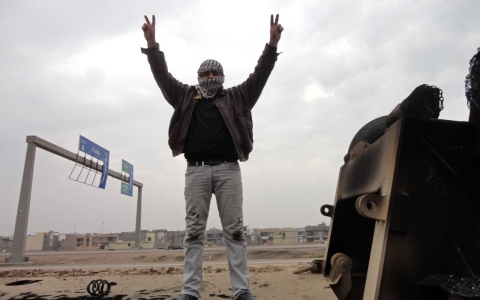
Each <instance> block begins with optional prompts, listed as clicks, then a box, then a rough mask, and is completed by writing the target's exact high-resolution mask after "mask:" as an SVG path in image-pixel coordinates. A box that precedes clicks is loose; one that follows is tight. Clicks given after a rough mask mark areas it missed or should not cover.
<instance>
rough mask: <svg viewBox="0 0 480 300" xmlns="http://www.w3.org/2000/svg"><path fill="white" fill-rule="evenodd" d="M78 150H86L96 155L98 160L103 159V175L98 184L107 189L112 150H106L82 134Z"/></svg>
mask: <svg viewBox="0 0 480 300" xmlns="http://www.w3.org/2000/svg"><path fill="white" fill-rule="evenodd" d="M78 150H80V151H82V152H85V154H88V155H90V156H92V157H95V158H97V159H98V160H101V161H103V170H102V177H101V178H100V184H99V185H98V187H99V188H102V189H105V186H106V185H107V178H108V162H109V157H110V151H108V150H106V149H105V148H103V147H100V146H99V145H97V144H95V143H94V142H92V141H90V140H89V139H87V138H85V137H83V136H80V142H79V143H78Z"/></svg>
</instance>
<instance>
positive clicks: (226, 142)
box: [183, 93, 238, 161]
mask: <svg viewBox="0 0 480 300" xmlns="http://www.w3.org/2000/svg"><path fill="white" fill-rule="evenodd" d="M217 95H218V93H217ZM217 95H215V96H214V97H213V98H210V99H206V98H202V99H200V100H194V101H198V103H197V104H196V105H195V109H194V110H193V115H192V121H191V123H190V126H189V128H188V132H187V136H186V138H185V147H184V148H183V152H184V153H185V158H186V159H187V160H188V161H208V160H222V161H223V160H225V161H236V160H237V159H238V154H237V150H236V149H235V144H234V143H233V139H232V135H231V134H230V131H229V130H228V128H227V125H225V121H224V120H223V118H222V115H221V114H220V112H219V111H218V108H217V107H216V106H215V105H214V104H213V101H215V99H216V98H217Z"/></svg>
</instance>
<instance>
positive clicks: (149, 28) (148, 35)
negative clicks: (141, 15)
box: [142, 15, 278, 48]
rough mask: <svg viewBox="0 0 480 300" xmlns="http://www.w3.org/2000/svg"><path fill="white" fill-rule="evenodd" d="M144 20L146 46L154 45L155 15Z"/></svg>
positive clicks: (155, 43) (143, 28)
mask: <svg viewBox="0 0 480 300" xmlns="http://www.w3.org/2000/svg"><path fill="white" fill-rule="evenodd" d="M272 18H273V16H272ZM277 19H278V16H277ZM145 21H146V23H143V26H142V30H143V35H144V36H145V39H146V40H147V45H148V48H151V47H155V46H156V45H157V41H156V40H155V15H153V16H152V23H150V20H149V19H148V17H147V16H145Z"/></svg>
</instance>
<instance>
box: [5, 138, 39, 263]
mask: <svg viewBox="0 0 480 300" xmlns="http://www.w3.org/2000/svg"><path fill="white" fill-rule="evenodd" d="M36 148H37V147H36V145H35V144H34V143H28V147H27V155H26V157H25V167H24V169H23V178H22V187H21V190H20V199H19V200H18V210H17V220H16V221H15V230H14V234H13V242H12V253H11V255H10V257H8V258H7V259H6V262H7V263H23V262H26V261H27V258H26V257H25V243H26V241H27V228H28V214H29V212H30V199H31V196H32V183H33V167H34V165H35V151H36Z"/></svg>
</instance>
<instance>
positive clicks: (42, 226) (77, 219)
mask: <svg viewBox="0 0 480 300" xmlns="http://www.w3.org/2000/svg"><path fill="white" fill-rule="evenodd" d="M479 11H480V1H474V0H472V1H451V0H440V1H418V0H416V1H353V0H351V1H339V0H331V1H330V0H328V1H295V2H294V1H121V0H115V1H113V0H112V1H96V0H92V1H84V0H83V1H65V0H61V1H60V0H59V1H49V0H46V1H21V0H15V1H13V0H10V1H8V0H4V1H1V2H0V26H1V33H0V34H1V36H0V37H1V38H0V139H1V142H0V170H1V171H0V235H7V234H8V233H13V228H14V226H15V219H16V211H17V206H18V199H19V194H20V185H21V180H22V173H23V167H24V162H25V153H26V149H27V144H26V143H25V139H26V136H28V135H36V136H39V137H41V138H43V139H45V140H47V141H49V142H52V143H54V144H56V145H58V146H61V147H63V148H66V149H67V150H70V151H72V152H77V149H78V139H79V135H83V136H84V137H86V138H88V139H90V140H92V141H93V142H95V143H97V144H99V145H100V146H102V147H104V148H106V149H108V150H110V154H111V161H110V168H111V169H113V170H116V171H119V170H120V168H121V160H122V159H125V160H127V161H128V162H130V163H132V164H133V165H134V168H135V174H134V177H135V180H137V181H139V182H142V183H143V184H144V189H143V208H142V229H149V230H152V229H162V228H163V229H169V230H182V229H183V228H184V211H185V209H184V198H183V189H184V173H185V168H186V163H185V159H184V157H183V155H182V156H178V157H175V158H174V157H172V153H171V151H170V149H169V147H168V144H167V138H168V135H167V130H168V124H169V121H170V117H171V114H172V112H173V109H172V108H171V106H170V105H169V104H168V103H167V102H166V101H165V100H164V98H163V96H162V94H161V92H160V90H159V89H158V87H157V85H156V84H155V81H154V79H153V76H152V75H151V72H150V68H149V65H148V62H147V59H146V56H144V55H143V54H141V52H140V47H146V41H145V40H144V37H143V32H142V30H141V29H140V27H141V26H142V24H143V22H144V18H143V16H144V15H145V14H147V15H149V16H151V15H152V14H155V15H156V19H157V41H158V42H159V43H160V47H161V49H162V51H164V52H165V56H166V59H167V62H168V66H169V70H170V72H171V73H172V74H173V75H174V76H175V77H176V78H177V79H178V80H180V81H181V82H183V83H188V84H192V85H193V84H196V70H197V68H198V66H199V65H200V63H201V62H202V61H204V60H205V59H209V58H212V59H216V60H218V61H220V62H221V63H222V64H223V68H224V70H225V75H226V78H225V87H231V86H233V85H237V84H239V83H241V82H243V81H244V80H245V79H246V78H247V76H248V74H249V73H251V72H252V71H253V68H254V67H255V65H256V62H257V60H258V57H259V56H260V54H261V51H262V50H263V47H264V45H265V43H266V42H268V38H269V22H270V14H276V13H278V14H280V23H281V24H282V26H283V27H285V30H284V32H283V34H282V39H281V40H280V43H279V47H278V51H279V52H283V53H282V54H281V55H280V56H279V57H278V61H277V64H276V66H275V69H274V70H273V72H272V75H271V76H270V79H269V81H268V83H267V85H266V87H265V89H264V91H263V94H262V96H261V98H260V100H259V101H258V103H257V105H256V106H255V108H254V109H253V121H254V140H255V143H254V150H253V152H252V153H251V155H250V159H249V161H247V162H245V163H241V168H242V176H243V187H244V223H245V225H248V226H251V227H255V228H256V227H303V226H305V225H315V224H319V223H321V222H327V223H329V222H330V220H329V219H328V218H325V217H323V216H321V214H320V211H319V210H320V207H321V206H322V205H324V204H333V203H334V198H335V189H336V184H337V179H338V172H339V168H340V167H341V166H342V164H343V156H344V155H345V153H346V151H347V148H348V145H349V144H350V141H351V139H352V137H353V136H354V135H355V133H356V132H357V131H358V130H359V129H360V128H361V127H362V126H363V125H364V124H366V123H367V122H369V121H370V120H372V119H374V118H377V117H379V116H382V115H386V114H388V113H389V112H390V111H391V110H392V109H393V108H394V107H395V106H396V105H397V104H398V103H399V102H401V101H402V100H403V99H405V98H406V97H407V96H408V95H409V94H410V92H411V91H413V89H414V88H415V87H417V86H418V85H420V84H424V83H425V84H429V85H436V86H438V87H439V88H441V89H442V90H443V92H444V97H445V109H444V111H442V113H441V115H440V118H442V119H449V120H457V121H466V120H467V119H468V107H467V105H466V99H465V87H464V80H465V76H466V75H467V74H468V66H469V64H468V62H469V60H470V58H471V57H472V56H473V55H474V54H475V53H476V51H477V47H480V17H479ZM73 167H74V163H73V162H71V161H67V160H65V159H62V158H60V157H58V156H55V155H53V154H51V153H48V152H46V151H44V150H41V149H38V150H37V155H36V161H35V175H34V180H33V191H32V201H31V208H30V218H29V227H28V233H30V234H33V233H35V232H42V231H48V230H55V231H59V232H62V233H71V232H73V231H74V229H75V230H76V231H77V232H81V233H86V232H97V233H100V232H101V231H102V223H103V232H119V231H133V230H134V229H135V211H136V199H137V198H136V196H137V194H136V193H137V189H136V188H135V189H134V197H128V196H125V195H121V194H120V182H119V181H118V180H116V179H113V178H111V177H110V178H109V179H108V182H107V187H106V189H105V190H102V189H98V188H94V187H90V186H86V185H84V184H81V183H77V182H74V181H72V180H69V179H68V177H69V175H70V172H71V170H72V168H73ZM207 226H208V228H211V227H216V228H220V221H219V217H218V212H217V208H216V205H215V201H212V206H211V212H210V218H209V222H208V225H207Z"/></svg>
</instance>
